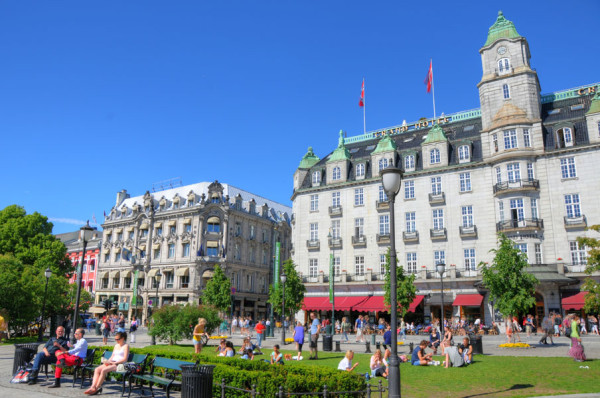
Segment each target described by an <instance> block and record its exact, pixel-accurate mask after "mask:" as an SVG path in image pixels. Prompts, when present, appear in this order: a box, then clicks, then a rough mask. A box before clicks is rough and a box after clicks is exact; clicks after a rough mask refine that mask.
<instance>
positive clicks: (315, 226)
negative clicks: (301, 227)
mask: <svg viewBox="0 0 600 398" xmlns="http://www.w3.org/2000/svg"><path fill="white" fill-rule="evenodd" d="M310 240H311V241H315V240H319V223H316V222H313V223H310Z"/></svg>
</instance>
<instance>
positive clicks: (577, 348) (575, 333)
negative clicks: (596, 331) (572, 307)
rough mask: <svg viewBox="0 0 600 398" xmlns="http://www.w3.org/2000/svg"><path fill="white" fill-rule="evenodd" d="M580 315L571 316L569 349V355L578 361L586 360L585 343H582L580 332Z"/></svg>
mask: <svg viewBox="0 0 600 398" xmlns="http://www.w3.org/2000/svg"><path fill="white" fill-rule="evenodd" d="M579 323H580V320H579V317H578V316H577V315H575V316H574V317H573V318H571V323H570V325H571V349H570V350H569V355H570V356H571V357H573V359H574V360H575V361H576V362H583V361H585V359H586V357H585V352H584V350H583V345H581V336H580V334H579V333H580V332H579Z"/></svg>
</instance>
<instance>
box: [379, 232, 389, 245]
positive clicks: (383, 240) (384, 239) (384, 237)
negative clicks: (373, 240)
mask: <svg viewBox="0 0 600 398" xmlns="http://www.w3.org/2000/svg"><path fill="white" fill-rule="evenodd" d="M377 243H378V244H382V245H383V244H389V243H390V234H377Z"/></svg>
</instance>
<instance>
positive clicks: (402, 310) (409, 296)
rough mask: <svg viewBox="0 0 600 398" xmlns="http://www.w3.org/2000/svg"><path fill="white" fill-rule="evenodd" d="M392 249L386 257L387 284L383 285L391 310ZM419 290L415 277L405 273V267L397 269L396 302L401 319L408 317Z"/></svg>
mask: <svg viewBox="0 0 600 398" xmlns="http://www.w3.org/2000/svg"><path fill="white" fill-rule="evenodd" d="M390 281H391V275H390V249H388V252H387V253H386V255H385V282H384V284H383V289H384V297H385V299H384V300H385V305H386V307H387V308H391V304H390V302H391V300H390V298H391V297H390ZM416 294H417V288H416V286H415V275H414V274H410V275H407V274H405V273H404V267H396V300H397V304H398V313H399V314H400V316H401V317H403V316H404V315H406V313H407V312H408V308H409V307H410V305H411V303H412V302H413V300H414V299H415V296H416Z"/></svg>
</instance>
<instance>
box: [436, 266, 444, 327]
mask: <svg viewBox="0 0 600 398" xmlns="http://www.w3.org/2000/svg"><path fill="white" fill-rule="evenodd" d="M435 269H436V271H437V273H438V274H440V279H441V281H442V296H441V297H442V319H441V323H440V330H441V333H442V335H443V334H444V272H446V264H444V263H439V264H436V265H435Z"/></svg>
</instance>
